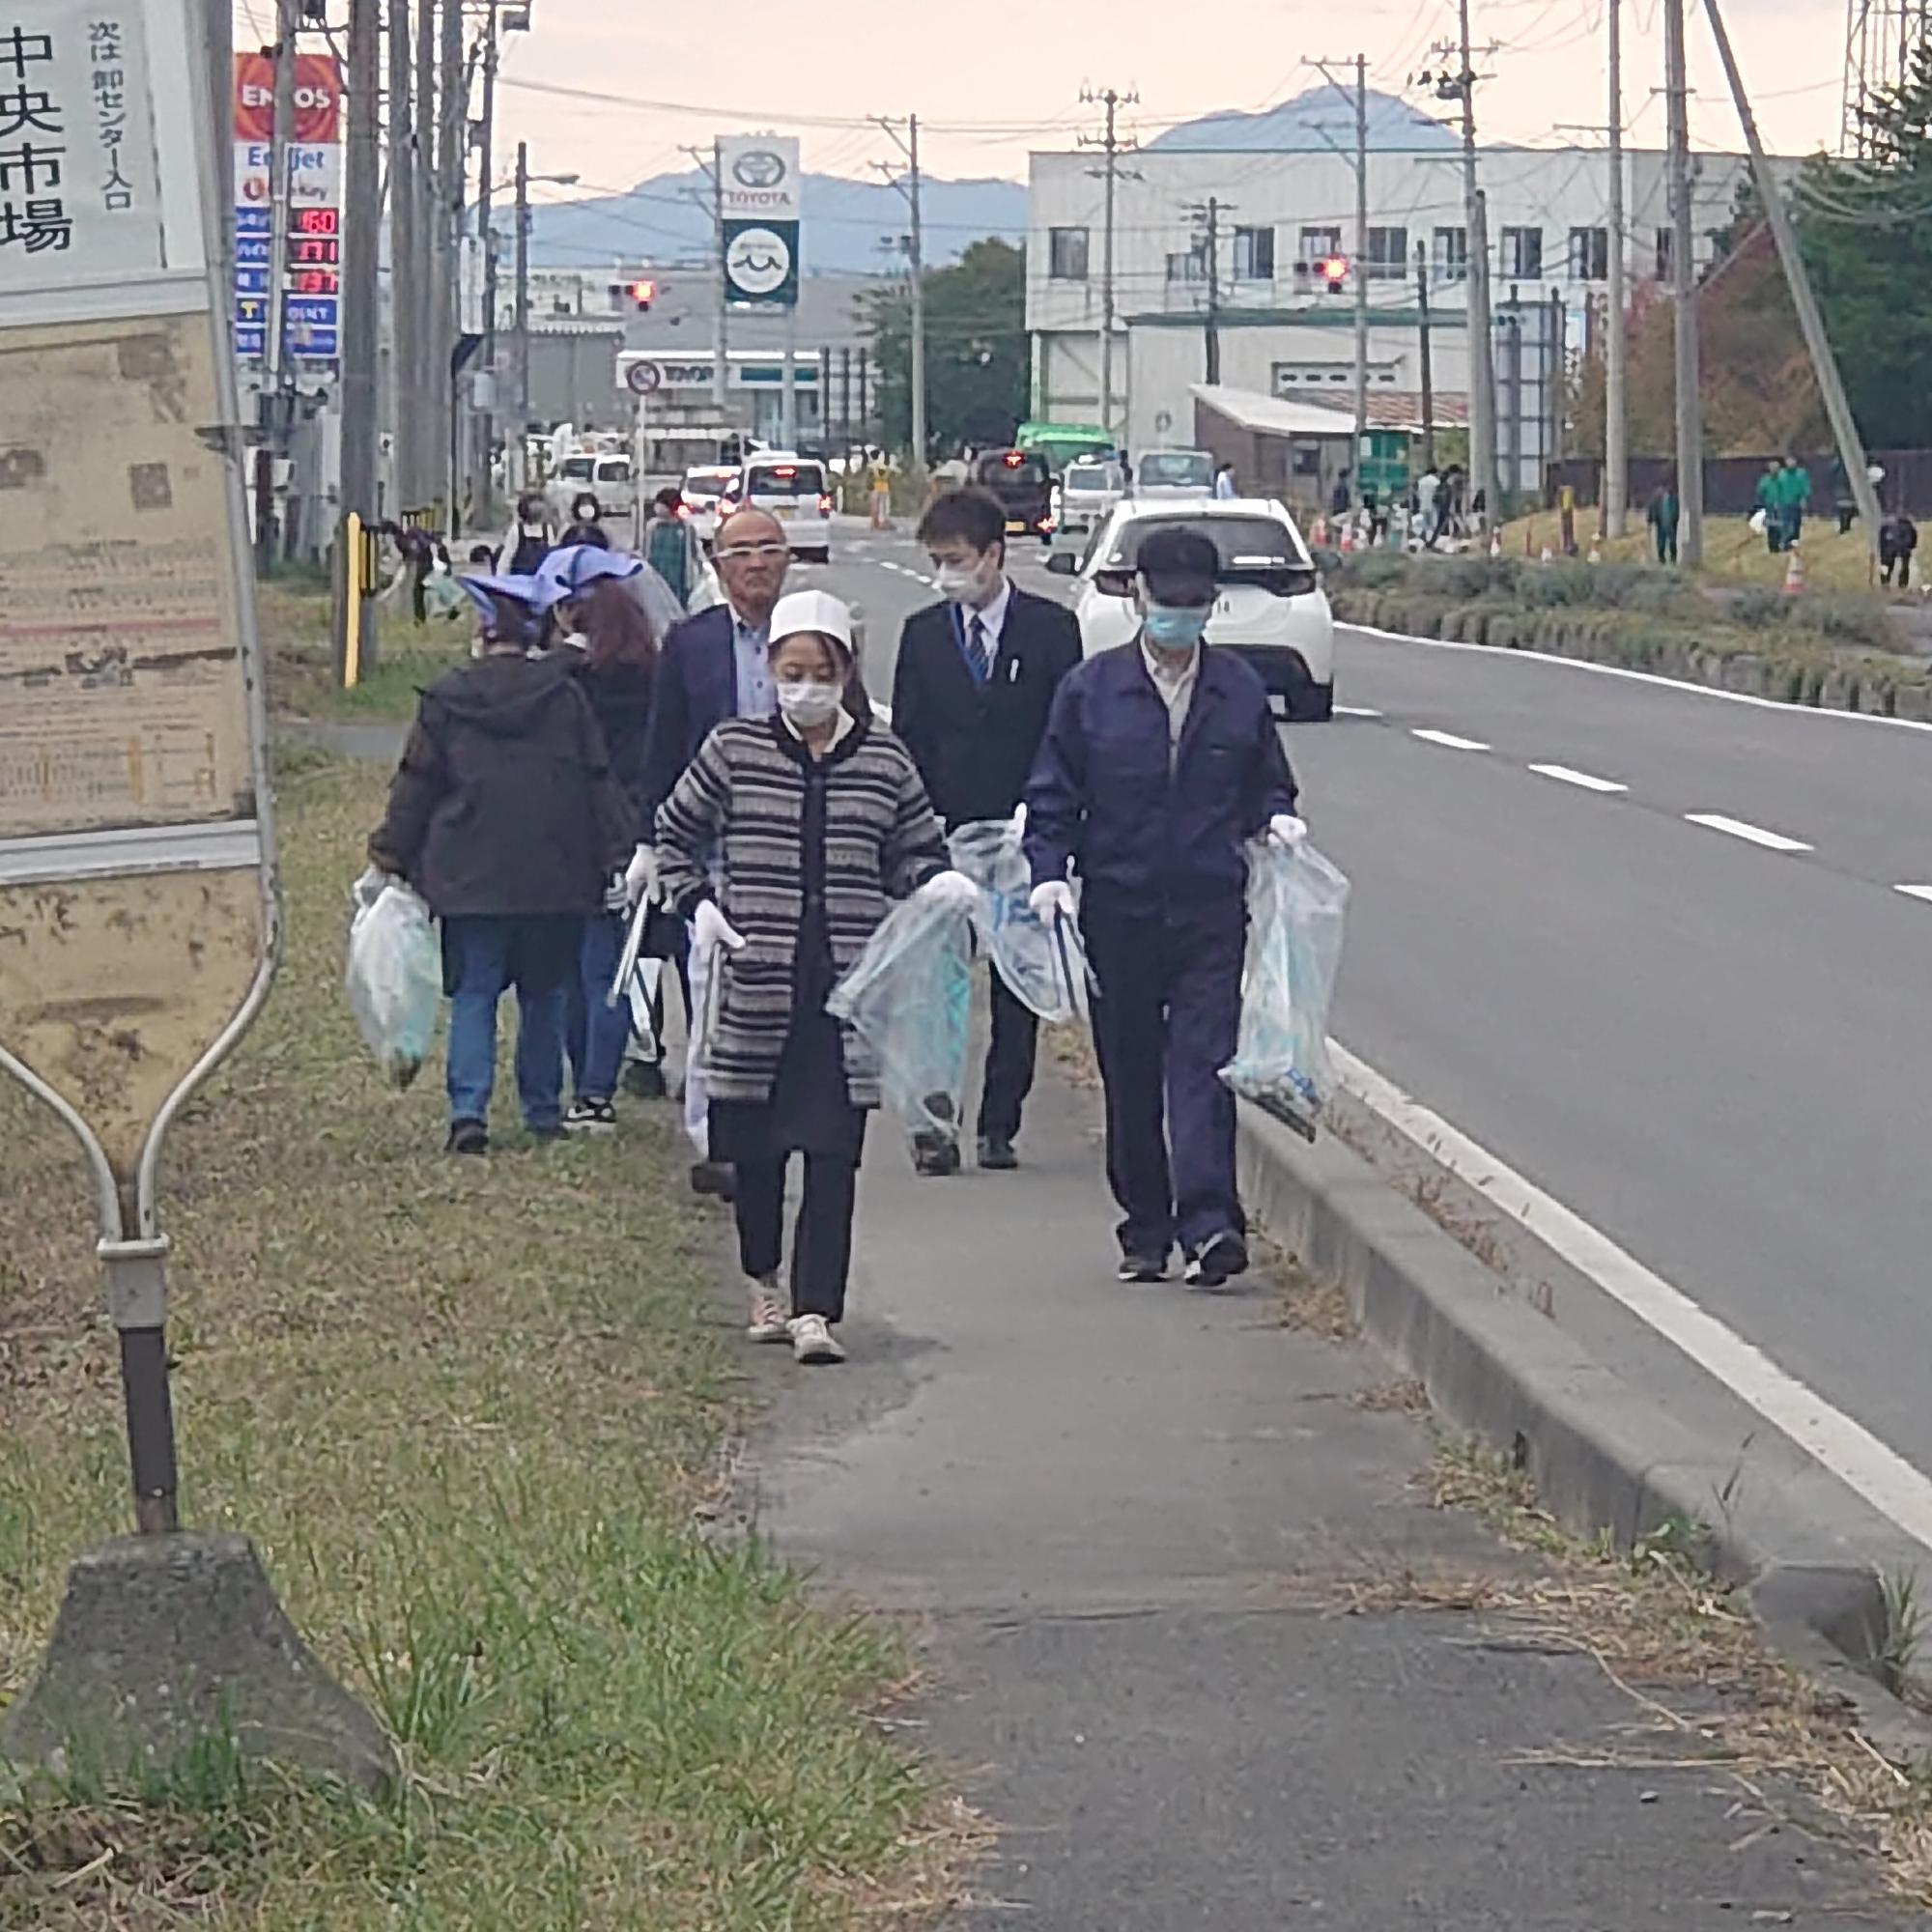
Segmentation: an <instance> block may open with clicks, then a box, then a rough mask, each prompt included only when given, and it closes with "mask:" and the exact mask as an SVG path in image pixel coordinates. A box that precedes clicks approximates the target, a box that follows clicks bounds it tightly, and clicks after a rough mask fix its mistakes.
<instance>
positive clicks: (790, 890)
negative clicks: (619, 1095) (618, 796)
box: [656, 718, 949, 1107]
mask: <svg viewBox="0 0 1932 1932" xmlns="http://www.w3.org/2000/svg"><path fill="white" fill-rule="evenodd" d="M656 840H657V853H658V867H659V884H660V888H661V890H662V891H663V893H664V895H665V896H666V898H667V899H668V902H669V903H670V904H671V905H672V906H673V907H675V908H676V910H677V911H678V912H680V913H681V914H683V915H684V917H685V918H687V919H689V918H690V917H691V916H692V915H693V914H694V913H695V912H696V909H697V906H698V904H699V902H700V901H701V900H703V899H704V898H706V897H716V898H717V900H718V902H719V908H720V910H721V911H722V912H723V913H724V915H725V918H726V919H727V920H728V921H729V922H730V923H731V924H732V925H733V926H734V927H735V928H736V929H737V930H738V931H739V932H740V933H741V934H743V936H744V938H745V942H746V943H745V947H744V950H743V951H742V952H733V953H724V954H721V958H720V962H719V969H718V1006H717V1012H716V1016H715V1018H714V1020H713V1022H712V1029H711V1036H710V1040H709V1044H708V1047H707V1050H706V1052H705V1056H704V1075H705V1085H706V1088H707V1090H708V1091H709V1092H710V1093H711V1094H714V1095H715V1096H716V1097H718V1098H719V1099H721V1100H752V1101H762V1100H765V1099H768V1098H769V1097H770V1095H771V1091H772V1083H773V1082H774V1080H776V1078H777V1077H778V1070H779V1057H780V1055H781V1053H782V1052H783V1050H784V1043H785V1035H786V1033H787V1031H788V1030H789V1028H790V1025H791V1017H792V982H793V971H794V967H795V964H796V961H797V956H798V940H799V928H800V924H801V922H802V920H803V918H804V915H805V905H806V894H807V891H808V889H809V887H811V886H815V885H820V882H821V881H822V891H823V893H824V899H825V914H826V924H827V927H828V930H829V934H830V940H831V947H832V964H833V969H834V972H835V973H836V974H838V975H841V976H842V975H843V974H844V973H846V972H847V971H849V970H850V968H851V967H852V966H854V965H855V964H856V963H857V962H858V959H859V955H860V954H861V953H862V952H864V951H865V950H866V942H867V940H868V939H870V938H871V936H872V934H873V933H874V932H875V931H876V930H877V929H878V926H879V924H880V922H881V921H883V920H884V918H885V916H886V913H887V911H888V910H889V909H890V907H891V904H892V902H893V901H894V900H895V899H902V898H908V897H910V896H911V895H912V894H913V893H914V892H915V891H917V890H918V888H919V887H921V886H922V885H923V884H924V883H925V881H926V880H927V879H929V878H931V877H932V876H933V874H934V873H936V872H941V871H944V870H945V869H946V867H947V865H948V863H949V861H948V858H947V851H946V838H945V835H944V833H943V832H942V831H941V829H940V824H939V820H938V817H937V816H936V815H935V814H934V812H933V810H932V805H931V801H930V800H928V799H927V797H926V795H925V786H924V784H923V782H922V781H921V779H920V776H919V771H918V768H917V767H916V766H915V765H914V764H913V761H912V754H911V753H909V752H908V751H907V750H906V748H905V747H904V746H903V745H901V744H900V743H899V741H898V740H897V739H896V738H895V737H894V736H893V734H892V733H891V732H890V731H889V730H887V729H886V727H885V726H884V725H880V724H879V723H877V722H876V721H875V720H874V721H869V722H861V723H857V724H855V725H853V727H852V729H851V730H849V731H848V732H847V733H846V734H845V736H844V737H843V738H841V739H840V740H839V742H838V744H837V745H835V746H834V747H833V748H832V750H831V751H830V752H828V753H826V755H825V756H824V757H823V758H813V757H812V755H811V753H810V752H809V751H808V750H807V749H806V748H805V746H804V745H803V744H801V743H800V742H799V740H798V738H797V737H796V736H795V735H794V734H793V732H792V731H791V730H790V729H789V728H788V727H787V726H786V725H784V724H783V723H782V722H781V721H780V720H779V719H776V718H773V719H751V718H734V719H730V720H728V721H727V722H725V724H723V725H719V726H718V728H717V729H716V730H714V731H713V732H712V733H711V735H710V736H709V737H708V738H707V739H705V741H704V743H703V745H702V746H701V747H700V748H699V750H698V753H697V756H696V758H695V759H693V760H692V763H691V765H690V766H689V768H688V769H687V770H686V772H685V774H684V776H683V777H682V778H681V779H679V781H677V784H676V786H675V787H674V788H673V789H672V791H671V794H670V796H669V797H668V799H666V801H665V803H664V805H663V807H662V808H661V809H660V810H659V812H658V816H657V826H656ZM821 868H822V869H821ZM714 880H715V882H716V883H715V884H714ZM844 1044H845V1084H846V1091H847V1098H848V1099H849V1100H850V1102H851V1104H852V1105H853V1106H855V1107H875V1106H877V1105H878V1103H879V1069H878V1062H877V1059H876V1057H875V1056H874V1055H873V1053H872V1052H871V1050H870V1048H869V1047H867V1045H866V1043H865V1041H864V1040H863V1039H861V1038H860V1037H859V1036H858V1035H857V1034H855V1033H854V1032H853V1031H852V1029H851V1028H850V1027H846V1028H845V1029H844Z"/></svg>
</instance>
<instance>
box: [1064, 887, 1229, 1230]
mask: <svg viewBox="0 0 1932 1932" xmlns="http://www.w3.org/2000/svg"><path fill="white" fill-rule="evenodd" d="M1081 929H1082V931H1083V933H1084V934H1085V937H1086V941H1087V956H1088V960H1089V962H1090V963H1091V964H1092V966H1093V969H1094V980H1095V982H1096V985H1097V991H1096V992H1095V994H1094V1002H1093V1006H1094V1047H1095V1049H1096V1051H1097V1052H1098V1054H1099V1059H1100V1077H1101V1080H1102V1082H1103V1083H1104V1085H1105V1087H1106V1109H1107V1181H1108V1184H1109V1185H1110V1186H1111V1187H1112V1188H1113V1190H1114V1199H1115V1200H1116V1201H1118V1202H1119V1203H1120V1205H1121V1212H1122V1216H1123V1217H1124V1218H1123V1219H1122V1222H1121V1225H1120V1228H1119V1231H1118V1232H1119V1235H1120V1240H1121V1247H1122V1251H1123V1252H1127V1253H1133V1254H1157V1255H1165V1254H1167V1253H1168V1252H1169V1251H1170V1250H1171V1249H1172V1247H1173V1246H1174V1243H1175V1241H1176V1240H1177V1239H1179V1242H1180V1245H1181V1247H1182V1248H1183V1249H1185V1250H1188V1251H1190V1252H1191V1251H1193V1250H1195V1249H1197V1248H1199V1247H1201V1246H1202V1245H1203V1244H1204V1243H1206V1242H1207V1241H1208V1240H1211V1239H1212V1238H1213V1236H1216V1235H1220V1234H1228V1233H1233V1234H1245V1233H1246V1232H1247V1222H1246V1218H1245V1216H1243V1214H1242V1212H1241V1204H1240V1201H1239V1198H1238V1197H1237V1195H1236V1190H1235V1096H1234V1094H1233V1093H1232V1092H1231V1091H1230V1090H1229V1088H1228V1085H1227V1083H1226V1082H1225V1081H1224V1080H1222V1078H1221V1069H1222V1067H1224V1066H1225V1065H1227V1064H1228V1063H1229V1062H1230V1061H1231V1060H1233V1059H1234V1057H1235V1042H1236V1038H1237V1037H1238V1036H1239V1033H1240V1025H1241V955H1242V951H1243V948H1244V947H1245V945H1246V939H1247V934H1246V921H1245V916H1244V911H1243V908H1242V907H1241V906H1240V905H1239V904H1238V903H1237V904H1236V905H1234V906H1231V907H1226V908H1222V907H1215V908H1213V909H1211V910H1210V911H1209V912H1208V913H1206V914H1200V915H1197V914H1193V913H1176V914H1163V913H1162V912H1161V911H1160V910H1158V909H1151V910H1148V911H1145V912H1143V911H1140V910H1138V909H1129V908H1122V907H1116V906H1110V905H1106V904H1096V903H1094V902H1093V901H1092V900H1091V899H1090V901H1089V903H1088V905H1087V906H1086V908H1085V909H1084V910H1083V913H1082V916H1081Z"/></svg>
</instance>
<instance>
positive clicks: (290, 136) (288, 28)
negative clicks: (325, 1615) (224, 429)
mask: <svg viewBox="0 0 1932 1932" xmlns="http://www.w3.org/2000/svg"><path fill="white" fill-rule="evenodd" d="M298 18H299V15H298V13H297V0H275V98H274V106H273V109H272V115H273V118H272V120H271V121H270V128H269V312H268V333H267V335H266V336H265V337H264V338H263V348H264V349H265V351H266V352H267V353H266V354H265V355H264V356H263V371H264V375H265V377H266V379H267V384H268V393H267V395H266V396H265V397H264V399H263V409H264V415H263V418H262V421H263V427H264V430H265V435H264V439H263V442H262V445H261V447H260V448H259V449H258V450H257V452H256V457H255V463H256V474H255V503H256V523H255V555H256V561H257V564H258V565H262V564H269V563H272V562H274V561H275V560H276V559H277V557H279V556H281V555H284V554H287V549H288V538H289V525H290V523H291V521H292V512H293V510H294V497H295V471H294V469H293V467H291V469H290V471H289V486H288V489H287V491H286V492H285V494H284V496H283V497H282V514H281V518H280V521H279V524H278V523H277V521H276V518H275V515H274V503H275V485H274V476H275V469H276V466H277V464H278V463H279V462H280V461H281V460H282V459H283V458H285V457H287V455H288V453H289V440H290V431H291V427H292V423H293V417H294V410H293V401H294V398H293V395H292V390H293V386H294V385H293V384H292V382H291V380H290V361H289V190H290V184H291V171H290V166H289V163H290V160H291V158H292V157H291V155H290V152H289V151H290V149H291V147H292V146H293V145H294V142H295V135H296V26H297V22H298Z"/></svg>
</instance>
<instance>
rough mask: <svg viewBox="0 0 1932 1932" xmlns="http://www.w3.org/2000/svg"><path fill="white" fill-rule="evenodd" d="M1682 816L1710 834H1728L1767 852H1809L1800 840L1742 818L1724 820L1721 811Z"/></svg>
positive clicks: (1691, 812) (1696, 812)
mask: <svg viewBox="0 0 1932 1932" xmlns="http://www.w3.org/2000/svg"><path fill="white" fill-rule="evenodd" d="M1684 816H1685V817H1686V818H1687V819H1688V820H1689V821H1690V823H1691V824H1692V825H1702V826H1704V827H1706V828H1707V829H1708V830H1710V831H1712V832H1724V833H1728V834H1729V835H1730V837H1731V838H1743V839H1745V840H1747V842H1748V843H1750V844H1752V845H1762V846H1763V847H1764V849H1765V850H1766V851H1767V852H1808V851H1810V850H1811V847H1810V846H1809V845H1807V844H1805V842H1804V839H1802V838H1786V837H1785V836H1784V834H1783V833H1781V832H1767V831H1766V830H1765V829H1764V827H1763V826H1762V825H1751V824H1747V822H1746V821H1745V820H1744V819H1742V818H1726V817H1725V816H1724V814H1723V813H1722V812H1721V811H1687V812H1686V813H1685V814H1684Z"/></svg>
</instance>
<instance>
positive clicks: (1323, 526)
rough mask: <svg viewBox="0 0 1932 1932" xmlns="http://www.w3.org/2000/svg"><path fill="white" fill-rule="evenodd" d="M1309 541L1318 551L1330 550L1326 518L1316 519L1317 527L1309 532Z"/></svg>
mask: <svg viewBox="0 0 1932 1932" xmlns="http://www.w3.org/2000/svg"><path fill="white" fill-rule="evenodd" d="M1308 539H1309V541H1310V542H1311V543H1312V544H1313V545H1314V546H1315V548H1316V549H1317V550H1326V549H1327V548H1328V519H1327V518H1326V517H1317V518H1316V519H1315V527H1314V528H1313V529H1311V530H1310V531H1309V533H1308Z"/></svg>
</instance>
